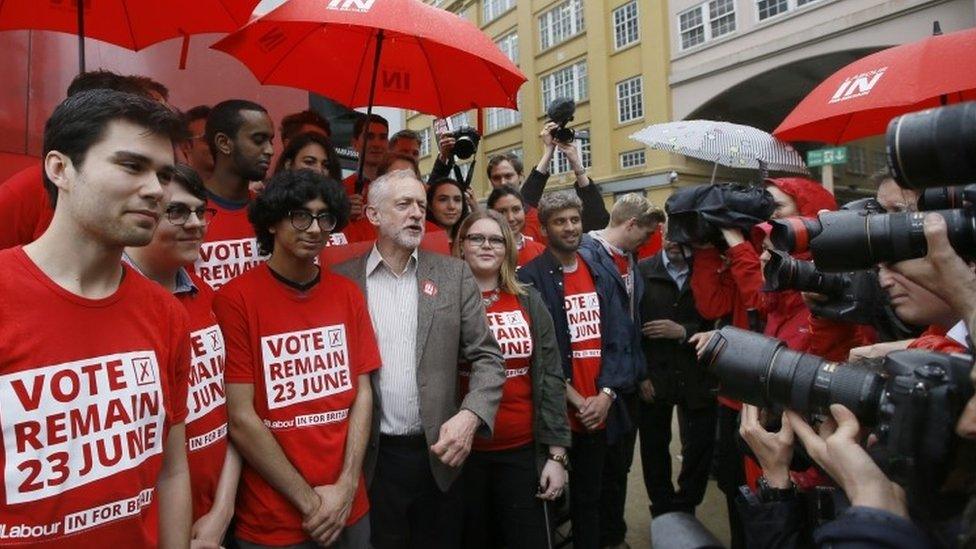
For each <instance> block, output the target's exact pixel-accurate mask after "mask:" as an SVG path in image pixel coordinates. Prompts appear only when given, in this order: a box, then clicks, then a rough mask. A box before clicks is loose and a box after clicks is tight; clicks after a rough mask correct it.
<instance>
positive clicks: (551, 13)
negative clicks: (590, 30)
mask: <svg viewBox="0 0 976 549" xmlns="http://www.w3.org/2000/svg"><path fill="white" fill-rule="evenodd" d="M568 6H577V7H578V8H577V9H576V10H575V11H573V12H571V13H570V15H569V17H566V18H565V19H566V21H565V25H566V27H567V28H568V29H569V33H568V34H566V35H564V36H559V35H558V33H557V32H556V29H557V27H559V26H560V25H561V24H563V23H562V18H560V19H556V17H557V16H556V12H557V11H560V10H562V9H564V8H566V7H568ZM583 6H584V3H583V0H563V1H562V2H560V3H558V4H556V5H554V6H552V7H551V8H549V9H547V10H546V11H544V12H542V13H540V14H539V15H538V17H536V21H537V25H536V27H537V28H538V30H539V51H546V50H548V49H551V48H554V47H556V46H558V45H559V44H562V43H563V42H566V41H568V40H570V39H571V38H574V37H576V36H579V35H580V34H583V33H584V32H586V16H585V15H584V10H583ZM560 15H561V14H560ZM576 15H578V17H574V16H576ZM544 19H548V20H549V25H548V29H546V28H545V27H544V25H543V20H544ZM574 27H575V28H574ZM547 38H548V43H547V41H546V39H547Z"/></svg>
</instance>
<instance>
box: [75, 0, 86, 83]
mask: <svg viewBox="0 0 976 549" xmlns="http://www.w3.org/2000/svg"><path fill="white" fill-rule="evenodd" d="M75 3H76V4H77V5H78V74H82V73H84V72H85V0H75Z"/></svg>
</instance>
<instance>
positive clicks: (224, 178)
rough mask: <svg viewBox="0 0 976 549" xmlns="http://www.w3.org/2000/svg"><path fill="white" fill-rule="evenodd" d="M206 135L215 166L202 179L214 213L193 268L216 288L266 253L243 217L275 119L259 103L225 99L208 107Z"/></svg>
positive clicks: (264, 167) (265, 163) (268, 152)
mask: <svg viewBox="0 0 976 549" xmlns="http://www.w3.org/2000/svg"><path fill="white" fill-rule="evenodd" d="M206 139H207V144H208V145H209V146H210V152H211V154H213V157H214V169H213V175H212V176H211V177H210V179H208V180H206V181H205V182H204V184H205V185H206V187H207V195H208V201H207V202H208V206H209V207H210V208H213V209H215V210H216V211H217V214H216V215H215V216H214V219H213V222H212V223H210V226H209V227H208V228H207V236H206V237H205V238H204V242H203V246H201V247H200V259H198V260H197V262H196V263H195V264H194V267H193V269H194V271H195V272H196V275H197V276H199V277H200V278H202V279H203V280H204V282H206V283H207V284H209V285H210V287H211V288H213V289H214V290H217V289H219V288H220V287H221V286H223V285H224V284H226V283H228V282H229V281H230V280H231V279H233V278H234V277H236V276H238V275H240V274H241V273H243V272H245V271H247V270H248V269H251V268H252V267H255V266H257V265H260V264H261V262H262V261H264V260H265V259H266V258H265V257H264V256H262V255H261V253H260V251H259V250H258V245H257V241H256V240H255V239H254V228H253V227H252V226H251V223H250V222H249V221H248V220H247V206H248V204H250V202H251V199H252V198H253V197H252V194H251V191H250V189H249V188H248V185H249V183H250V182H251V181H261V180H263V179H264V177H265V175H266V174H267V172H268V167H269V166H270V165H271V156H272V155H273V154H274V149H273V148H272V146H271V142H272V140H273V139H274V124H272V123H271V117H269V116H268V111H267V110H265V108H264V107H262V106H261V105H258V104H257V103H254V102H251V101H246V100H243V99H229V100H227V101H223V102H221V103H218V104H217V105H215V106H214V107H213V109H211V110H210V115H209V116H208V117H207V125H206Z"/></svg>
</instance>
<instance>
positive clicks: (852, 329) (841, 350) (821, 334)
mask: <svg viewBox="0 0 976 549" xmlns="http://www.w3.org/2000/svg"><path fill="white" fill-rule="evenodd" d="M808 341H809V345H808V347H807V351H806V352H808V353H811V354H814V355H817V356H819V357H822V358H825V359H827V360H831V361H834V362H843V361H845V360H847V357H848V356H849V355H850V353H851V349H853V348H854V347H861V346H864V345H871V344H872V343H874V342H873V341H870V340H869V339H868V338H867V337H866V334H865V333H864V330H861V329H860V326H858V325H857V324H850V323H848V322H837V321H835V320H828V319H826V318H821V317H819V316H816V315H812V314H811V315H810V338H809V340H808Z"/></svg>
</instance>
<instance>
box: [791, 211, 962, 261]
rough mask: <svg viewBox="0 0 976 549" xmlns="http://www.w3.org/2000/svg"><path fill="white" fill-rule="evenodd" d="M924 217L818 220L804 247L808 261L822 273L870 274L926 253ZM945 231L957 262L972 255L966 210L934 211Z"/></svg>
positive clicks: (836, 215) (840, 215) (854, 215)
mask: <svg viewBox="0 0 976 549" xmlns="http://www.w3.org/2000/svg"><path fill="white" fill-rule="evenodd" d="M928 213H930V212H899V213H890V214H869V213H867V212H863V211H852V212H843V211H842V212H826V213H822V214H820V218H819V224H820V228H819V231H818V234H817V236H816V237H814V238H813V239H812V240H811V242H810V250H811V251H812V252H813V261H814V263H816V265H817V268H818V269H820V270H822V271H826V272H839V271H859V270H863V269H871V268H873V267H874V266H875V265H877V264H879V263H895V262H898V261H904V260H906V259H915V258H919V257H924V256H925V254H926V253H928V244H927V243H926V241H925V233H924V228H923V220H924V219H925V216H926V215H927V214H928ZM934 213H938V214H939V215H941V216H942V217H943V218H944V219H945V221H946V225H947V227H948V237H949V243H950V244H952V247H953V249H955V251H956V253H958V254H959V255H960V256H961V257H963V258H965V259H971V258H973V257H974V253H976V223H974V212H973V211H972V210H970V209H968V208H967V209H956V210H937V211H935V212H934Z"/></svg>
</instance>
